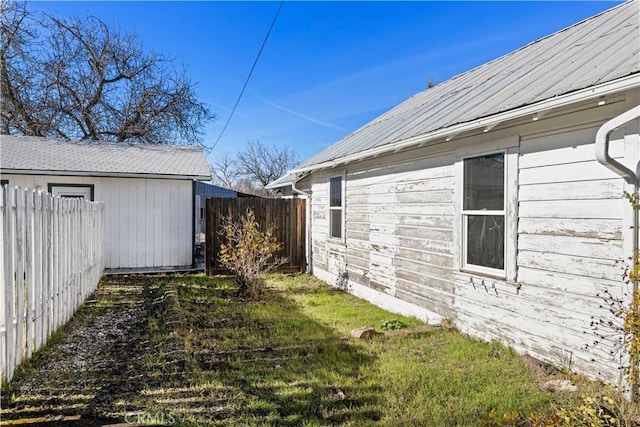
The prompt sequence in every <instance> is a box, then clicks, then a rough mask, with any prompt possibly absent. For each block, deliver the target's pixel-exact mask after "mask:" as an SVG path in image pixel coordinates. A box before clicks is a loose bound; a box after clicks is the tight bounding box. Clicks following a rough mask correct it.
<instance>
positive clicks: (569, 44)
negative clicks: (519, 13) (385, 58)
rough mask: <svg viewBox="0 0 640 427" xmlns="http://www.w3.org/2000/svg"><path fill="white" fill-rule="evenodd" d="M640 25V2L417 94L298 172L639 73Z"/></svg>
mask: <svg viewBox="0 0 640 427" xmlns="http://www.w3.org/2000/svg"><path fill="white" fill-rule="evenodd" d="M639 24H640V2H639V1H638V0H632V1H629V2H626V3H623V4H621V5H618V6H616V7H614V8H612V9H609V10H607V11H604V12H602V13H600V14H598V15H596V16H593V17H591V18H588V19H586V20H584V21H582V22H579V23H577V24H575V25H572V26H570V27H568V28H566V29H564V30H561V31H558V32H556V33H554V34H552V35H549V36H547V37H544V38H542V39H540V40H538V41H535V42H533V43H530V44H528V45H526V46H524V47H522V48H520V49H518V50H515V51H513V52H511V53H509V54H507V55H504V56H502V57H500V58H498V59H495V60H493V61H491V62H488V63H486V64H484V65H481V66H479V67H477V68H474V69H472V70H470V71H467V72H465V73H463V74H460V75H458V76H455V77H453V78H451V79H450V80H447V81H446V82H443V83H441V84H438V85H436V86H435V87H433V88H430V89H427V90H425V91H422V92H420V93H418V94H416V95H414V96H412V97H411V98H409V99H408V100H406V101H404V102H403V103H401V104H400V105H398V106H396V107H395V108H393V109H391V110H390V111H388V112H386V113H384V114H382V115H381V116H379V117H378V118H376V119H374V120H373V121H371V122H370V123H368V124H366V125H365V126H363V127H361V128H360V129H358V130H356V131H355V132H353V133H352V134H350V135H348V136H346V137H345V138H343V139H342V140H340V141H338V142H336V143H335V144H333V145H331V146H329V147H328V148H326V149H325V150H323V151H321V152H320V153H318V154H316V155H314V156H312V157H311V158H309V159H308V160H306V161H305V162H303V163H302V164H301V165H299V166H298V167H296V168H295V172H304V171H305V170H310V169H315V168H314V165H319V164H322V163H326V162H331V161H335V160H339V159H341V158H344V157H347V156H349V157H348V158H351V157H352V156H353V155H354V154H357V153H360V152H363V151H367V150H372V149H377V148H379V147H384V146H386V145H395V144H397V143H401V142H403V141H406V140H409V139H415V138H417V137H420V136H421V135H426V134H430V133H432V132H435V131H438V130H441V129H447V128H449V127H451V126H455V125H458V124H462V123H466V122H471V121H474V120H477V119H480V118H484V117H490V116H492V115H496V114H499V113H503V112H507V111H512V110H517V109H518V108H521V107H524V106H528V105H531V104H535V103H538V102H540V101H544V100H548V99H551V98H555V97H558V96H561V95H565V94H569V93H572V92H575V91H578V90H581V89H585V88H590V87H592V86H595V85H599V84H602V83H606V82H610V81H613V80H616V79H620V78H623V77H626V76H630V75H633V74H637V73H638V72H639V71H640V53H639V52H640V40H639V35H640V31H639V27H640V25H639ZM638 85H640V78H639V79H638Z"/></svg>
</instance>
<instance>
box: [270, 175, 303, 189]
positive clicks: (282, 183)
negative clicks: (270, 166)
mask: <svg viewBox="0 0 640 427" xmlns="http://www.w3.org/2000/svg"><path fill="white" fill-rule="evenodd" d="M295 180H296V176H295V175H294V174H287V175H285V176H283V177H280V178H278V179H276V180H275V181H272V182H270V183H269V184H267V185H265V187H264V188H266V189H269V190H270V189H273V188H281V187H286V186H288V185H292V184H293V182H294V181H295Z"/></svg>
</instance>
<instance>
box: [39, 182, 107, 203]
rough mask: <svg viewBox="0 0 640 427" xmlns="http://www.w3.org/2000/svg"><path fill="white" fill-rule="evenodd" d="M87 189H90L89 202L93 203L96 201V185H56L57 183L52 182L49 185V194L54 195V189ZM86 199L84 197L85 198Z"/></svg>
mask: <svg viewBox="0 0 640 427" xmlns="http://www.w3.org/2000/svg"><path fill="white" fill-rule="evenodd" d="M64 187H67V188H85V189H89V201H90V202H93V201H94V195H95V185H94V184H67V183H55V182H50V183H48V184H47V192H48V193H50V194H53V189H54V188H64ZM59 197H78V196H76V195H72V196H64V195H62V196H59ZM83 198H84V197H83Z"/></svg>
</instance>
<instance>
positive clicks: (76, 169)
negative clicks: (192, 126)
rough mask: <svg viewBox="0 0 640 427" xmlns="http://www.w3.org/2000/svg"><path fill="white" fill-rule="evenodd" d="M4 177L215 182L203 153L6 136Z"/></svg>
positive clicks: (1, 142)
mask: <svg viewBox="0 0 640 427" xmlns="http://www.w3.org/2000/svg"><path fill="white" fill-rule="evenodd" d="M0 169H1V171H2V172H3V173H36V172H37V173H41V174H58V175H65V174H66V175H85V176H138V177H157V178H183V179H194V180H210V179H211V172H210V170H209V165H208V164H207V160H206V159H205V156H204V153H203V151H202V149H201V148H198V147H190V146H176V145H166V144H157V145H156V144H128V143H114V142H104V141H86V140H85V141H65V140H60V139H48V138H39V137H31V136H11V135H0Z"/></svg>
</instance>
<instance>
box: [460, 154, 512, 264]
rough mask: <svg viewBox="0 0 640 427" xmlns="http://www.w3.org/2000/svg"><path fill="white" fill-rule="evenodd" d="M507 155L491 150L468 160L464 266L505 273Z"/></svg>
mask: <svg viewBox="0 0 640 427" xmlns="http://www.w3.org/2000/svg"><path fill="white" fill-rule="evenodd" d="M504 159H505V156H504V153H496V154H488V155H485V156H479V157H472V158H467V159H465V160H464V187H463V203H462V221H463V266H464V267H465V268H468V269H472V270H476V271H478V272H486V273H489V274H491V273H493V274H498V275H500V276H503V275H504V271H505V266H504V259H505V162H504Z"/></svg>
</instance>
